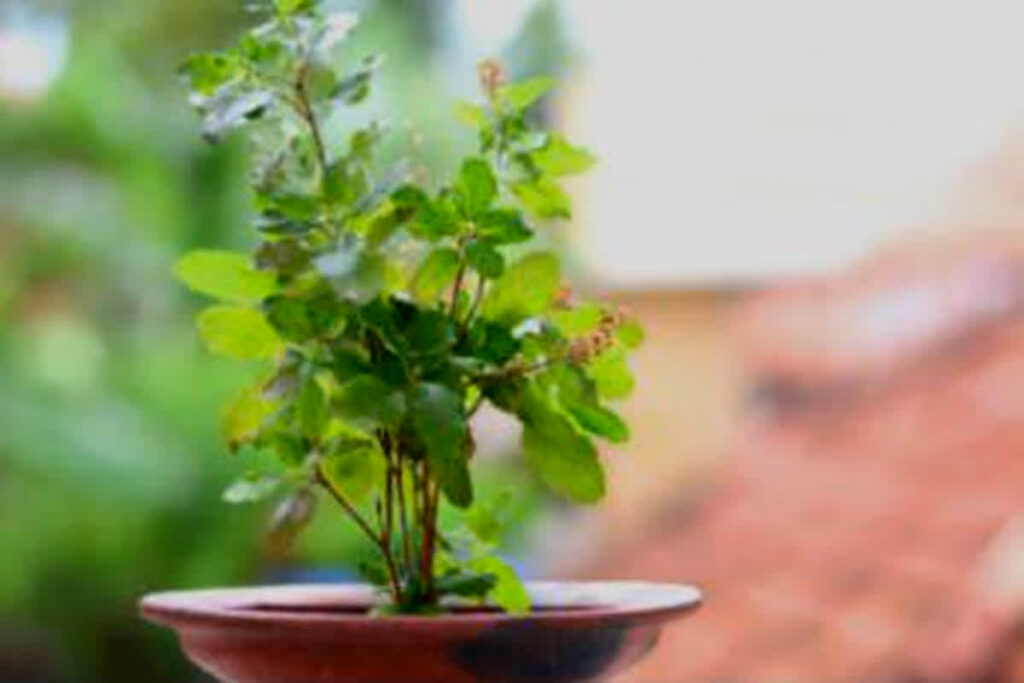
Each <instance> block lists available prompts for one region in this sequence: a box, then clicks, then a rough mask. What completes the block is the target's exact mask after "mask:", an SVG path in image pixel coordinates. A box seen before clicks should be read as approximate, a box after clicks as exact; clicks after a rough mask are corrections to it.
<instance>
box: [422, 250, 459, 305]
mask: <svg viewBox="0 0 1024 683" xmlns="http://www.w3.org/2000/svg"><path fill="white" fill-rule="evenodd" d="M458 270H459V253H458V252H457V251H455V250H454V249H451V248H448V247H445V248H440V249H435V250H433V251H432V252H430V254H428V255H427V258H426V259H424V260H423V263H421V264H420V267H419V268H418V269H417V271H416V275H415V276H413V280H412V286H411V289H412V295H413V296H414V297H416V300H417V301H420V302H422V303H428V302H433V301H435V300H436V299H437V297H438V296H439V295H440V294H441V292H442V291H444V289H445V288H446V287H447V286H448V285H450V284H451V283H452V281H453V280H454V279H455V273H456V272H457V271H458Z"/></svg>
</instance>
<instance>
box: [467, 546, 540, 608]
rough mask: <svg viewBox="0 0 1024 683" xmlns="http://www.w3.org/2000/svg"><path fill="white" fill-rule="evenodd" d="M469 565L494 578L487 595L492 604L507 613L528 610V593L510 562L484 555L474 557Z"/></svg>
mask: <svg viewBox="0 0 1024 683" xmlns="http://www.w3.org/2000/svg"><path fill="white" fill-rule="evenodd" d="M470 567H471V568H472V569H474V570H476V571H478V572H480V573H482V574H488V575H490V576H492V577H493V578H494V587H493V588H492V589H491V590H490V592H489V593H488V595H487V597H488V598H490V599H491V601H492V602H494V604H496V605H497V606H498V607H500V608H501V609H503V610H505V611H506V612H508V613H509V614H528V613H529V612H530V594H529V593H527V592H526V586H525V585H524V584H523V581H522V579H520V578H519V574H518V573H516V570H515V569H513V568H512V566H511V565H510V564H508V563H507V562H505V561H504V560H502V559H501V558H500V557H497V556H495V555H484V556H480V557H476V558H474V559H473V560H472V561H471V562H470Z"/></svg>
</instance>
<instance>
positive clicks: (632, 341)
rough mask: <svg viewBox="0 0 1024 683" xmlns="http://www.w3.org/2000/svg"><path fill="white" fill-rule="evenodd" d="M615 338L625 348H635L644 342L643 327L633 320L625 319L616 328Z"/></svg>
mask: <svg viewBox="0 0 1024 683" xmlns="http://www.w3.org/2000/svg"><path fill="white" fill-rule="evenodd" d="M615 338H616V339H618V340H619V341H620V342H621V343H622V345H623V346H625V347H626V348H627V349H635V348H637V347H639V346H640V345H641V344H643V343H644V328H643V327H642V326H641V325H640V323H638V322H637V321H635V320H627V321H625V322H624V323H622V324H621V325H620V326H619V329H618V330H616V332H615Z"/></svg>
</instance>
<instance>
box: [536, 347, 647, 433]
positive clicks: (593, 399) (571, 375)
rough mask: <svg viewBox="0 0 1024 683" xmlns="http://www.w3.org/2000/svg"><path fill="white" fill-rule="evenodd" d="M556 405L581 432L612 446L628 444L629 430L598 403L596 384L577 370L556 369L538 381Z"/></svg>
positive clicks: (611, 412) (581, 371)
mask: <svg viewBox="0 0 1024 683" xmlns="http://www.w3.org/2000/svg"><path fill="white" fill-rule="evenodd" d="M538 382H540V383H541V384H542V386H547V387H548V388H549V391H550V393H551V394H552V395H553V397H554V399H555V400H556V401H557V403H558V405H560V406H561V407H562V409H563V410H564V411H565V412H566V413H567V414H568V415H569V416H570V417H571V418H572V420H573V422H574V423H575V424H576V425H577V426H578V427H579V428H580V429H581V430H583V431H584V432H587V433H589V434H593V435H594V436H599V437H602V438H604V439H607V440H608V441H610V442H612V443H623V442H625V441H628V440H629V427H628V426H627V425H626V423H625V422H624V421H623V419H622V418H621V417H619V416H618V415H617V414H615V413H614V412H613V411H611V410H609V409H608V408H605V407H604V406H602V405H601V404H600V402H599V401H598V393H597V389H596V386H595V382H594V381H593V380H592V379H590V378H589V377H587V376H586V375H585V374H584V372H583V370H581V369H580V368H578V367H573V366H568V365H559V366H556V367H554V368H552V369H550V370H549V371H548V372H546V373H545V374H544V375H542V376H541V377H540V378H538Z"/></svg>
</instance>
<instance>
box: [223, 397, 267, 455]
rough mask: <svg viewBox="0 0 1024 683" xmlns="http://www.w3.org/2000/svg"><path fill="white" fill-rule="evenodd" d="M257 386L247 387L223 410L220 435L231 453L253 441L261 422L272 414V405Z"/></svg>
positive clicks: (261, 424)
mask: <svg viewBox="0 0 1024 683" xmlns="http://www.w3.org/2000/svg"><path fill="white" fill-rule="evenodd" d="M262 394H263V392H262V391H261V390H260V387H259V386H253V387H247V388H246V389H245V390H243V391H242V392H241V393H240V394H238V396H236V397H235V398H234V400H232V401H231V402H230V403H229V404H228V405H227V406H226V407H225V409H224V413H223V416H222V417H221V433H222V434H223V436H224V440H225V441H226V442H227V444H228V448H229V449H230V450H231V452H232V453H234V452H236V451H238V449H239V448H240V447H241V446H242V444H244V443H248V442H250V441H252V440H253V439H255V438H256V437H257V436H258V435H259V432H260V428H261V427H262V426H263V420H264V419H266V417H267V416H268V415H270V413H271V412H273V409H274V406H273V403H271V402H270V401H267V400H266V399H265V398H264V397H263V395H262Z"/></svg>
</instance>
